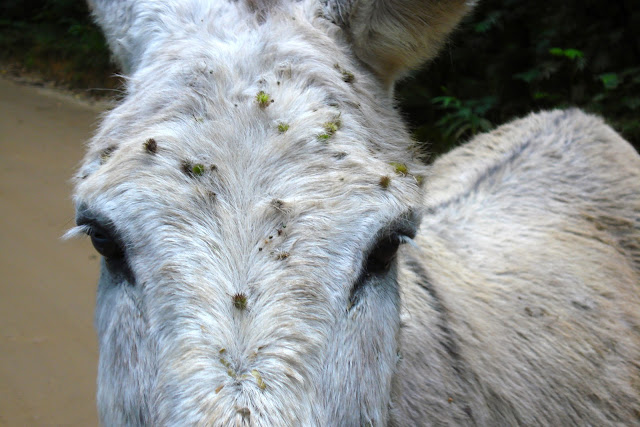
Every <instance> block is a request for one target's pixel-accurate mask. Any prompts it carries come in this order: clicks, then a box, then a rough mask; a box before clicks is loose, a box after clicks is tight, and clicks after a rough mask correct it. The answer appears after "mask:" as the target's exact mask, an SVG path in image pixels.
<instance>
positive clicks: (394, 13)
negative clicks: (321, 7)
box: [326, 0, 475, 86]
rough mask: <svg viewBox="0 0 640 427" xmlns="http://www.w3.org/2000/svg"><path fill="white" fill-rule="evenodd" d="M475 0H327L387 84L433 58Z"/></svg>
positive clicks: (362, 56) (334, 15)
mask: <svg viewBox="0 0 640 427" xmlns="http://www.w3.org/2000/svg"><path fill="white" fill-rule="evenodd" d="M474 3H475V0H327V3H326V6H327V10H328V14H329V16H330V17H331V18H332V19H333V20H334V22H335V23H336V24H338V25H339V26H341V27H342V28H343V29H344V30H345V31H346V32H347V34H348V37H349V39H350V41H351V43H352V45H353V49H354V51H355V54H356V55H357V56H358V58H360V60H362V61H363V62H365V63H366V64H368V65H369V66H370V67H371V68H372V69H373V71H374V72H375V73H376V74H377V75H378V76H379V77H380V79H381V80H382V81H383V82H384V83H385V84H387V85H389V86H390V85H391V84H393V82H394V81H395V80H397V79H398V78H399V77H401V76H402V75H403V74H405V73H406V72H407V71H409V70H410V69H412V68H416V67H418V66H420V65H421V64H422V63H424V62H425V61H427V60H429V59H431V58H433V57H434V56H435V55H436V53H437V52H438V51H439V50H440V47H441V46H442V45H443V43H444V42H445V41H446V37H447V35H448V34H449V33H451V31H453V29H454V28H455V26H456V25H457V24H458V23H459V22H460V20H461V19H462V17H463V16H464V15H465V14H466V13H467V12H468V11H470V10H471V8H472V7H473V5H474Z"/></svg>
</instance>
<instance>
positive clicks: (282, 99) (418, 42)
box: [71, 0, 640, 426]
mask: <svg viewBox="0 0 640 427" xmlns="http://www.w3.org/2000/svg"><path fill="white" fill-rule="evenodd" d="M90 4H91V6H92V8H93V11H94V14H95V16H96V19H97V21H98V22H99V23H100V24H101V26H102V27H103V29H104V31H105V34H106V35H107V39H108V41H109V44H110V46H111V48H112V50H113V51H114V54H115V55H116V59H117V60H118V62H119V63H120V64H121V66H122V68H123V70H124V71H125V72H126V73H127V75H128V77H127V79H128V80H127V95H126V97H125V98H124V99H123V100H122V103H121V104H120V105H119V106H118V107H116V108H115V109H114V110H113V111H111V112H109V113H108V114H107V115H106V117H105V119H104V121H103V123H102V125H101V127H100V129H99V131H98V132H97V134H96V136H95V137H94V139H93V141H92V142H91V144H90V146H89V150H88V154H87V156H86V159H85V162H84V165H83V167H82V168H81V170H80V172H79V174H78V180H77V187H76V196H75V197H76V203H77V206H78V212H79V216H82V215H85V216H86V215H87V214H90V215H91V216H93V217H95V221H97V222H98V223H101V224H110V225H111V226H112V227H113V230H114V234H116V235H117V239H118V240H119V242H120V243H121V245H122V247H123V248H124V251H125V254H126V256H125V260H126V265H124V264H117V263H114V262H112V261H104V262H103V268H102V273H101V278H100V283H99V286H98V298H97V309H96V328H97V331H98V336H99V343H100V365H99V377H98V407H99V411H100V417H101V420H102V423H103V424H105V425H143V424H147V425H187V424H203V425H245V424H247V425H261V426H276V425H278V426H284V425H310V426H311V425H319V426H329V425H332V426H333V425H336V426H338V425H340V426H348V425H385V424H395V425H416V424H447V423H448V424H474V423H476V424H481V425H498V424H501V423H503V424H505V423H510V424H513V423H523V424H528V423H533V424H535V423H544V422H549V423H556V424H558V425H559V424H563V423H565V422H576V423H578V422H581V421H582V422H593V423H594V424H598V425H603V423H605V424H606V423H607V422H611V423H613V422H616V421H617V422H626V423H632V422H634V418H633V417H634V416H636V417H637V414H635V415H634V412H633V411H634V410H637V402H638V394H639V393H638V381H639V380H638V378H639V376H638V365H637V357H636V356H637V354H639V353H638V342H639V328H638V313H637V306H638V304H637V303H638V287H637V284H638V269H639V268H638V247H639V245H640V242H639V240H638V239H639V238H638V235H639V230H638V227H639V225H638V216H637V215H638V210H639V205H638V200H640V196H639V195H640V191H639V190H640V189H639V188H638V182H639V181H638V180H637V178H638V175H639V173H640V172H639V171H640V164H639V160H638V157H637V155H636V154H635V153H633V152H632V150H631V149H630V148H629V146H628V145H627V144H626V143H625V142H624V141H622V140H620V139H619V137H618V136H617V135H615V134H614V133H613V132H612V131H610V130H609V129H608V128H607V127H606V126H605V125H603V124H602V123H601V122H599V121H598V120H597V119H594V118H591V117H588V116H584V115H583V114H582V113H578V112H572V113H560V112H556V113H548V114H543V115H539V116H532V117H530V118H528V119H524V121H522V122H519V123H517V124H515V125H513V126H511V127H505V128H501V129H499V130H497V131H495V132H494V133H492V134H490V135H489V136H484V137H480V138H479V139H478V140H476V141H474V142H471V143H470V144H469V145H468V146H467V147H465V148H461V149H459V150H458V151H456V152H454V153H453V154H451V155H449V156H447V157H445V158H444V159H442V160H440V161H439V162H437V163H436V164H435V166H434V167H433V168H431V169H428V168H427V167H425V166H424V165H423V164H421V162H420V161H419V159H417V158H416V155H415V153H414V152H413V150H412V147H411V144H412V143H411V141H410V138H409V137H408V135H407V132H406V130H405V128H404V125H403V124H402V122H401V120H400V117H399V115H398V114H397V112H396V110H395V107H394V101H393V99H392V97H391V95H390V90H389V89H390V87H391V85H392V82H393V81H394V79H395V78H396V77H397V76H398V75H401V74H402V73H404V72H405V71H406V70H407V69H408V68H410V67H412V66H415V65H417V64H418V62H421V61H423V60H425V59H427V58H428V57H430V56H432V55H433V53H434V50H435V48H436V47H437V46H438V45H439V44H440V43H441V42H442V40H443V38H444V36H445V34H446V33H447V32H448V31H450V30H451V28H452V27H453V26H454V25H455V23H456V22H457V21H458V20H459V19H460V17H461V16H462V14H463V13H464V12H465V11H466V10H467V9H468V7H469V5H468V4H467V3H465V2H463V1H451V2H445V1H432V2H416V1H411V0H406V1H395V2H393V3H386V2H384V1H381V0H361V1H358V2H349V1H344V2H340V1H333V2H332V1H328V2H326V3H324V4H320V3H318V2H317V1H316V0H303V1H301V2H277V1H262V2H261V1H255V0H253V1H238V2H225V1H211V2H207V1H203V0H180V1H171V2H155V1H150V0H140V1H128V0H118V1H106V0H104V1H99V0H97V1H91V2H90ZM403 23H404V24H403ZM260 92H264V93H266V94H268V95H269V97H270V99H272V100H273V102H270V101H268V102H267V103H264V104H260V103H259V102H258V100H257V95H258V94H259V93H260ZM281 124H286V125H288V129H287V130H286V131H284V132H283V131H282V128H281V129H279V125H281ZM335 128H338V129H337V130H336V129H335ZM150 138H152V139H153V140H154V141H155V143H156V144H157V151H156V152H155V153H153V152H150V151H149V150H147V149H146V148H145V147H146V146H145V144H147V141H149V139H150ZM523 144H526V148H525V149H522V148H521V146H522V145H523ZM565 152H566V154H564V153H565ZM556 156H560V157H558V158H557V157H556ZM558 159H560V160H558ZM185 164H186V165H194V164H202V166H203V168H204V170H203V173H202V174H201V175H198V174H194V173H192V172H189V170H190V167H191V166H187V167H185V166H184V165H185ZM401 164H402V165H406V167H407V169H408V173H404V172H403V170H402V167H400V166H399V165H401ZM585 174H589V176H590V178H589V179H584V178H581V177H583V176H584V175H585ZM383 177H389V178H390V181H389V182H388V185H386V184H383V182H384V180H382V178H383ZM423 177H426V178H425V179H426V182H427V184H426V188H427V190H428V191H427V202H426V204H425V202H424V194H425V193H424V188H422V187H421V185H420V183H421V182H422V180H423ZM623 196H624V197H623ZM409 212H413V214H408V213H409ZM548 212H551V213H553V215H549V216H544V214H546V213H548ZM417 213H423V214H422V215H416V214H417ZM420 216H422V223H423V225H422V227H421V228H420V232H419V235H418V236H417V237H416V239H415V242H416V244H415V245H405V246H404V247H403V248H402V249H400V252H399V260H398V262H397V264H394V265H392V267H391V269H390V271H389V272H388V273H387V274H384V275H383V276H373V277H372V278H370V279H368V280H367V281H366V284H365V286H364V287H363V288H362V289H360V290H359V291H358V292H359V293H358V294H357V298H355V297H354V296H353V295H352V294H351V292H352V286H353V284H354V282H355V281H356V279H357V278H358V276H359V274H360V272H361V269H362V265H363V263H364V261H365V260H366V254H367V252H368V251H369V250H370V248H371V247H372V246H373V245H374V244H375V242H376V236H377V235H378V234H379V233H380V232H384V231H385V228H386V227H389V225H388V224H389V221H392V220H394V219H397V218H398V217H400V218H402V220H403V221H407V223H409V224H411V223H412V221H413V220H412V219H411V218H413V217H416V218H419V217H420ZM414 225H415V224H414ZM78 230H85V231H86V228H82V229H76V231H75V232H72V233H71V234H74V233H77V231H78ZM400 239H401V240H402V241H405V242H406V241H410V240H411V239H410V238H409V237H407V236H401V238H400ZM415 246H417V247H415ZM573 254H576V256H575V257H574V256H573ZM614 272H617V273H616V274H618V276H616V274H614ZM551 279H553V280H551ZM604 280H610V283H608V286H604V284H603V281H604ZM237 294H242V295H244V296H245V297H246V300H247V302H246V308H244V309H239V308H238V307H235V306H234V295H237ZM585 307H586V308H585ZM634 307H635V308H636V310H634V309H633V308H634ZM573 331H575V334H573ZM545 387H546V388H545ZM594 396H595V397H594ZM634 405H635V406H634ZM635 420H637V418H635Z"/></svg>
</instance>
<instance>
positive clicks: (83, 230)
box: [62, 224, 91, 240]
mask: <svg viewBox="0 0 640 427" xmlns="http://www.w3.org/2000/svg"><path fill="white" fill-rule="evenodd" d="M90 234H91V226H90V225H89V224H82V225H78V226H75V227H72V228H70V229H69V230H68V231H67V232H66V233H64V234H63V235H62V240H71V239H77V238H79V237H84V236H88V235H90Z"/></svg>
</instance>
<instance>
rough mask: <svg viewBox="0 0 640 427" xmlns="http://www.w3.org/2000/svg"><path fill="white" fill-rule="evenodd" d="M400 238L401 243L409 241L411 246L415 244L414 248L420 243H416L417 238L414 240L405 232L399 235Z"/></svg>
mask: <svg viewBox="0 0 640 427" xmlns="http://www.w3.org/2000/svg"><path fill="white" fill-rule="evenodd" d="M398 240H400V244H401V245H403V244H405V243H408V244H409V245H410V246H413V247H414V248H417V247H418V244H417V243H416V241H415V240H413V239H412V238H411V237H409V236H407V235H405V234H399V235H398Z"/></svg>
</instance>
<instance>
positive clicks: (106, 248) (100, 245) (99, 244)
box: [87, 225, 124, 259]
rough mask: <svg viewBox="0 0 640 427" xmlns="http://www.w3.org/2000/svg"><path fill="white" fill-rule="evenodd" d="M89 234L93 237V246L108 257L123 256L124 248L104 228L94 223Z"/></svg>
mask: <svg viewBox="0 0 640 427" xmlns="http://www.w3.org/2000/svg"><path fill="white" fill-rule="evenodd" d="M87 234H88V235H89V237H90V238H91V243H92V244H93V247H94V248H95V249H96V251H98V253H99V254H100V255H102V256H103V257H105V258H107V259H117V258H122V256H123V254H124V252H123V250H122V248H121V247H120V245H119V244H118V242H117V241H116V239H114V238H113V237H112V236H111V234H109V232H108V231H106V230H105V229H104V228H102V227H100V226H97V225H92V226H91V228H90V229H89V231H88V232H87Z"/></svg>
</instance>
